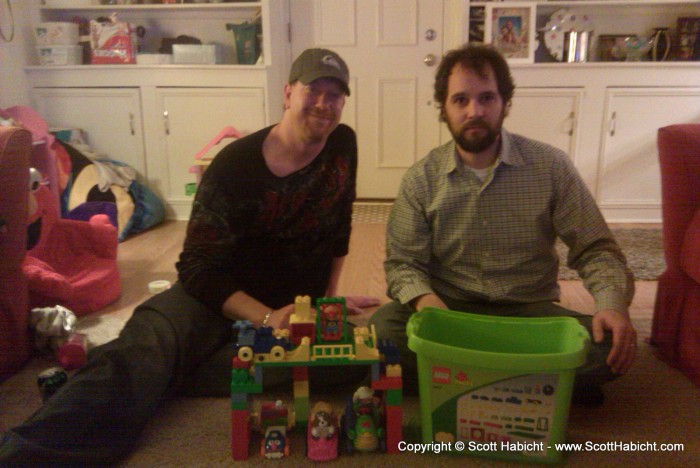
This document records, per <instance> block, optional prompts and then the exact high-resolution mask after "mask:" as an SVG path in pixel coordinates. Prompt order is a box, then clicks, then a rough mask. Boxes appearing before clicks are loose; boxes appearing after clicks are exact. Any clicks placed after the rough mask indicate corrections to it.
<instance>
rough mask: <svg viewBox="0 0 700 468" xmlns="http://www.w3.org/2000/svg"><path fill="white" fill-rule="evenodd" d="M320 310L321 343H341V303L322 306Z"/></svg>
mask: <svg viewBox="0 0 700 468" xmlns="http://www.w3.org/2000/svg"><path fill="white" fill-rule="evenodd" d="M320 309H321V336H322V337H323V341H341V340H342V339H343V319H344V317H343V304H342V303H341V302H337V303H329V304H322V305H321V307H320Z"/></svg>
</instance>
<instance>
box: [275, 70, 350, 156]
mask: <svg viewBox="0 0 700 468" xmlns="http://www.w3.org/2000/svg"><path fill="white" fill-rule="evenodd" d="M284 104H285V108H286V109H288V111H289V112H291V113H292V119H293V121H294V122H296V124H297V128H298V129H299V131H300V132H301V134H302V138H303V139H304V141H305V142H308V143H317V142H322V141H325V139H326V138H328V135H330V133H331V132H332V131H333V130H334V129H335V127H337V126H338V123H339V122H340V117H341V116H342V113H343V107H344V106H345V93H344V92H343V88H342V87H341V85H340V83H338V82H337V81H336V80H334V79H332V78H319V79H317V80H314V81H312V82H311V83H309V84H307V85H304V84H302V83H301V82H299V81H297V82H295V83H294V84H288V85H286V86H285V93H284Z"/></svg>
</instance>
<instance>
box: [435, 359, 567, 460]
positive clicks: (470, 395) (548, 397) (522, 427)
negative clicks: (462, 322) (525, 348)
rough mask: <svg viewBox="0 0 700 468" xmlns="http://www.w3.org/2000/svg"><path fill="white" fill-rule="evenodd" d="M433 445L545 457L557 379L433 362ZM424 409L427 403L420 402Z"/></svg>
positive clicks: (546, 375)
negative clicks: (514, 451) (450, 444)
mask: <svg viewBox="0 0 700 468" xmlns="http://www.w3.org/2000/svg"><path fill="white" fill-rule="evenodd" d="M427 370H428V372H429V385H430V391H429V395H430V396H429V407H430V412H431V423H432V439H433V440H435V441H444V442H454V441H463V442H465V443H469V444H468V445H466V447H467V448H470V447H471V448H472V449H473V450H472V451H512V447H521V448H523V450H518V452H520V454H521V455H525V456H528V457H546V456H547V447H548V446H549V445H551V441H550V438H551V437H550V436H551V434H552V430H553V428H554V426H555V425H556V424H555V421H556V418H557V417H558V414H557V408H558V405H557V402H558V400H559V397H560V395H559V384H560V382H559V381H560V376H559V374H556V373H555V374H528V375H513V372H512V371H510V372H508V371H502V370H492V369H479V368H465V369H462V368H459V367H454V365H453V364H444V363H438V362H432V363H430V364H429V365H428V369H427ZM422 403H423V404H425V402H422Z"/></svg>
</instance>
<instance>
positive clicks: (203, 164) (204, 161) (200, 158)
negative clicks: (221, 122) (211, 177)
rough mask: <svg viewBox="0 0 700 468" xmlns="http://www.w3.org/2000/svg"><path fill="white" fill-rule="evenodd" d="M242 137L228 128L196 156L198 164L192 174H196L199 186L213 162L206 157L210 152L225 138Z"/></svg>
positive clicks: (192, 168) (191, 168) (192, 167)
mask: <svg viewBox="0 0 700 468" xmlns="http://www.w3.org/2000/svg"><path fill="white" fill-rule="evenodd" d="M242 136H243V134H242V133H241V132H239V131H238V130H236V129H235V128H233V127H231V126H226V127H224V128H223V129H222V130H221V131H220V132H219V133H218V134H217V135H216V136H215V137H214V139H212V140H211V141H210V142H209V143H207V145H206V146H205V147H204V148H202V150H201V151H200V152H199V153H197V154H196V155H195V156H194V159H195V160H196V161H197V163H196V164H195V165H194V166H191V167H190V174H195V175H196V176H197V185H199V182H200V181H201V180H202V174H204V171H205V170H206V169H207V166H209V162H211V160H212V158H211V157H205V155H206V154H207V153H208V152H209V150H210V149H212V148H213V147H214V146H216V145H218V144H219V143H221V140H223V139H224V138H241V137H242Z"/></svg>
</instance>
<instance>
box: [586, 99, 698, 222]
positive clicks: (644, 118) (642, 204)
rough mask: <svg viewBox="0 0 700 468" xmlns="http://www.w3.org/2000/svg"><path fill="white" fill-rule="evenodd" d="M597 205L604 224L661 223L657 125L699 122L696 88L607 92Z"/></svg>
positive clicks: (658, 126)
mask: <svg viewBox="0 0 700 468" xmlns="http://www.w3.org/2000/svg"><path fill="white" fill-rule="evenodd" d="M606 98H607V99H606V102H607V106H606V113H605V115H606V116H607V128H605V129H604V131H605V135H604V136H603V139H602V140H603V148H602V151H601V155H602V156H601V157H602V159H601V162H600V176H599V184H598V190H597V195H598V197H597V198H598V202H599V204H600V207H601V209H602V210H603V214H604V215H605V216H606V218H607V219H608V220H609V221H616V222H634V221H653V222H660V221H661V176H660V171H659V159H658V151H657V146H656V135H657V131H658V129H659V128H660V127H664V126H667V125H672V124H678V123H686V122H700V88H609V89H608V91H607V95H606Z"/></svg>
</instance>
